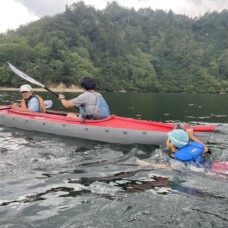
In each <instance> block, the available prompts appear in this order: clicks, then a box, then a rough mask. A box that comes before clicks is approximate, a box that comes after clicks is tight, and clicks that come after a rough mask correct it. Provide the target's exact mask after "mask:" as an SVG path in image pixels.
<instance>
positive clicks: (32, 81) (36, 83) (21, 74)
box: [7, 62, 59, 97]
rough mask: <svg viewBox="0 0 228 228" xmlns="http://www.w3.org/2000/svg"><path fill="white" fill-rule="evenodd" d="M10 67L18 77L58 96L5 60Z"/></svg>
mask: <svg viewBox="0 0 228 228" xmlns="http://www.w3.org/2000/svg"><path fill="white" fill-rule="evenodd" d="M7 63H8V65H9V67H10V69H11V70H12V71H13V72H14V73H15V74H16V75H17V76H19V77H21V78H23V79H24V80H26V81H28V82H31V83H32V84H35V85H37V86H39V87H41V88H43V89H45V90H47V91H48V92H50V93H52V94H54V95H55V96H57V97H59V94H57V93H55V92H53V91H52V90H50V89H49V88H47V87H46V86H45V85H43V84H41V83H40V82H38V81H36V80H35V79H33V78H31V77H29V76H28V75H27V74H25V73H23V72H22V71H20V70H18V69H17V68H16V67H15V66H13V65H12V64H11V63H9V62H7Z"/></svg>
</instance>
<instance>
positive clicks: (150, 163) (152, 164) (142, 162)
mask: <svg viewBox="0 0 228 228" xmlns="http://www.w3.org/2000/svg"><path fill="white" fill-rule="evenodd" d="M136 163H137V164H138V165H144V166H153V167H155V168H159V169H171V167H170V166H169V165H167V164H156V163H152V162H146V161H143V160H139V159H137V160H136Z"/></svg>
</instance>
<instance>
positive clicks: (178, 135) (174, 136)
mask: <svg viewBox="0 0 228 228" xmlns="http://www.w3.org/2000/svg"><path fill="white" fill-rule="evenodd" d="M168 136H169V139H170V141H171V142H172V144H173V145H174V146H175V147H177V148H181V147H183V146H186V145H187V144H188V143H189V136H188V134H187V132H186V131H184V130H181V129H175V130H172V131H171V132H169V133H168Z"/></svg>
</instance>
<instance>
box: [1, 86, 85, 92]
mask: <svg viewBox="0 0 228 228" xmlns="http://www.w3.org/2000/svg"><path fill="white" fill-rule="evenodd" d="M49 89H50V90H52V91H53V92H59V93H65V92H75V93H81V92H83V90H82V89H79V88H49ZM0 91H15V92H17V91H18V92H19V91H20V89H19V88H10V87H0ZM32 91H34V92H48V91H47V90H45V89H43V88H32Z"/></svg>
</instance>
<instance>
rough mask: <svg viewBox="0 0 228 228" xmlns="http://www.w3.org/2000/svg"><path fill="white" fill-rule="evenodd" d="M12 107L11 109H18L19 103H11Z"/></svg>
mask: <svg viewBox="0 0 228 228" xmlns="http://www.w3.org/2000/svg"><path fill="white" fill-rule="evenodd" d="M12 109H13V110H19V109H20V104H19V103H14V104H12Z"/></svg>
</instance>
